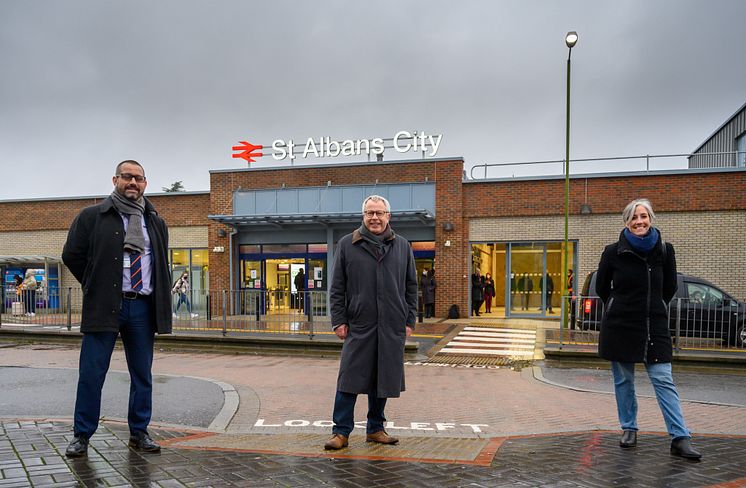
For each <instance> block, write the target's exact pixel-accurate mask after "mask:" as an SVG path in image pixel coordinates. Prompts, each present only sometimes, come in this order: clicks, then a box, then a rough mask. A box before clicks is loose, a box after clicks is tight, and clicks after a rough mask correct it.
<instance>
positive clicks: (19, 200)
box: [0, 190, 210, 203]
mask: <svg viewBox="0 0 746 488" xmlns="http://www.w3.org/2000/svg"><path fill="white" fill-rule="evenodd" d="M209 194H210V191H209V190H199V191H197V190H195V191H171V192H160V193H147V194H145V196H146V197H161V196H171V195H192V196H193V195H209ZM109 195H110V194H109V193H107V194H106V195H83V196H79V197H73V196H66V197H41V198H11V199H8V200H0V203H25V202H59V201H72V200H103V199H105V198H107V197H108V196H109Z"/></svg>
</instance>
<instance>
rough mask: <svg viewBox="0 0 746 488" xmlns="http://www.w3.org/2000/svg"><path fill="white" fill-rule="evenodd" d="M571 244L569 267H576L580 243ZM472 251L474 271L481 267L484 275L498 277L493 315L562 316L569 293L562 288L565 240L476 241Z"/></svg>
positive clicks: (472, 268) (496, 279)
mask: <svg viewBox="0 0 746 488" xmlns="http://www.w3.org/2000/svg"><path fill="white" fill-rule="evenodd" d="M568 244H569V249H568V252H567V256H568V269H574V268H575V262H576V257H575V254H576V249H575V248H576V243H575V242H573V241H571V242H569V243H568ZM471 251H472V253H471V254H472V259H471V270H470V273H473V272H474V269H476V268H479V270H480V273H481V275H482V276H486V275H487V274H488V273H489V274H490V275H491V276H492V278H493V280H494V284H495V296H494V297H493V298H492V307H491V308H492V311H491V315H493V316H495V315H497V316H504V317H511V316H527V317H528V316H538V317H559V316H560V311H561V308H562V307H561V303H560V302H561V297H562V295H565V294H567V293H566V292H565V293H563V290H562V283H563V280H562V270H563V264H564V256H565V253H564V242H546V241H533V242H508V243H485V244H472V246H471ZM573 286H577V283H573ZM574 292H575V290H573V291H571V292H570V294H575V293H574ZM470 296H471V293H470ZM480 313H484V312H480Z"/></svg>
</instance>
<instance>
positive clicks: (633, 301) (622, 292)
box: [596, 232, 677, 364]
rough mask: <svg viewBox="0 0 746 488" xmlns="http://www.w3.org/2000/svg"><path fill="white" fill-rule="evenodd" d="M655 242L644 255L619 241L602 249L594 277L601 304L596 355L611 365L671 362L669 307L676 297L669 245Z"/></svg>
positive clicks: (621, 236)
mask: <svg viewBox="0 0 746 488" xmlns="http://www.w3.org/2000/svg"><path fill="white" fill-rule="evenodd" d="M665 246H666V251H665V253H664V252H663V246H662V245H661V242H660V241H659V242H658V243H657V244H656V245H655V247H653V249H652V250H651V251H650V252H649V253H648V254H647V255H641V254H639V253H637V252H635V251H634V250H633V249H632V247H631V246H630V244H629V242H627V239H626V238H625V237H624V232H622V234H621V235H620V236H619V241H617V242H615V243H614V244H610V245H608V246H606V249H604V252H603V254H602V255H601V262H600V263H599V265H598V274H597V276H596V291H597V293H598V296H599V297H601V299H602V300H603V301H604V305H605V306H604V315H603V317H602V319H601V334H600V337H599V345H598V353H599V355H600V356H601V357H602V358H604V359H608V360H610V361H619V362H627V363H641V362H645V363H648V364H654V363H670V362H671V357H672V346H671V334H670V332H669V330H668V302H670V301H671V299H672V298H673V296H674V294H675V293H676V286H677V285H676V256H675V255H674V249H673V246H672V245H671V244H669V243H666V244H665Z"/></svg>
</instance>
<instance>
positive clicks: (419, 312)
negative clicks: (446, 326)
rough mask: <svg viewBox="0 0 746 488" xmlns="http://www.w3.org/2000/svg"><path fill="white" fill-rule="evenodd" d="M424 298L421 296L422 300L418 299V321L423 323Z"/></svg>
mask: <svg viewBox="0 0 746 488" xmlns="http://www.w3.org/2000/svg"><path fill="white" fill-rule="evenodd" d="M422 309H423V305H422V298H421V297H420V300H418V301H417V322H419V323H422V314H423V312H422Z"/></svg>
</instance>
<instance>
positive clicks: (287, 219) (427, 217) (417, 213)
mask: <svg viewBox="0 0 746 488" xmlns="http://www.w3.org/2000/svg"><path fill="white" fill-rule="evenodd" d="M391 217H392V220H394V221H396V222H416V223H419V224H422V225H426V226H434V225H435V216H434V215H433V214H432V212H430V211H429V210H425V209H419V210H408V211H400V212H395V211H394V212H391ZM207 218H209V219H211V220H214V221H216V222H220V223H221V224H225V225H229V226H231V227H237V226H269V227H274V228H285V227H290V226H296V225H314V224H317V225H322V226H325V227H330V226H333V225H335V224H357V223H360V222H361V221H362V218H363V217H362V215H360V212H359V211H357V212H337V213H327V214H323V215H318V214H300V213H299V214H285V215H208V216H207Z"/></svg>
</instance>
